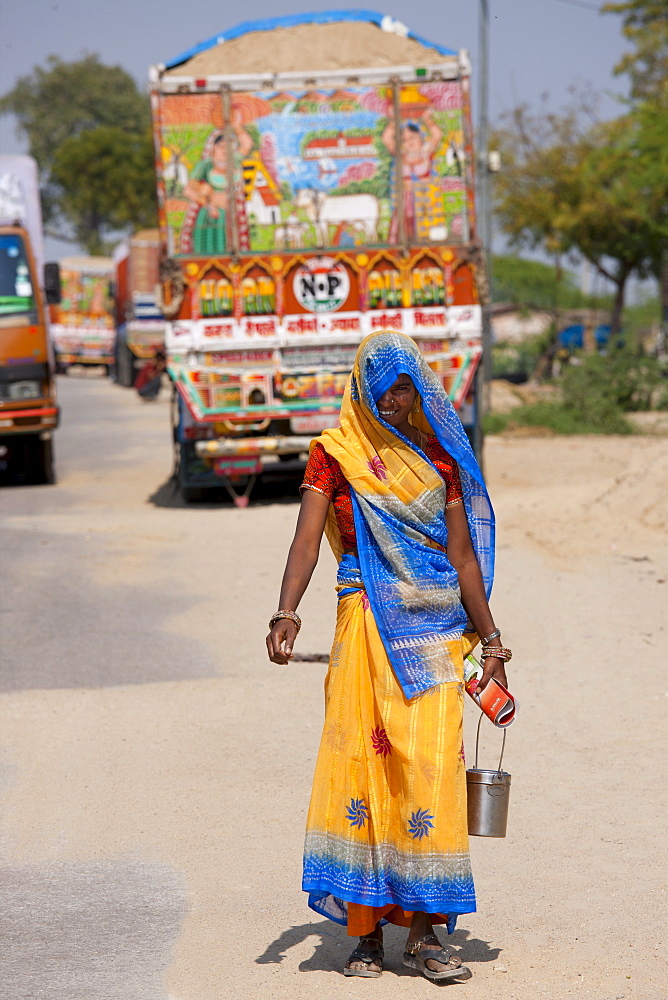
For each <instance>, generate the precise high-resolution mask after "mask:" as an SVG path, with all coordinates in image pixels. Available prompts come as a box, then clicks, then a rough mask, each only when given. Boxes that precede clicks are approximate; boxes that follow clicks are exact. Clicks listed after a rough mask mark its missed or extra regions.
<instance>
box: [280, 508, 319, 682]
mask: <svg viewBox="0 0 668 1000" xmlns="http://www.w3.org/2000/svg"><path fill="white" fill-rule="evenodd" d="M328 507H329V500H328V499H327V497H325V496H323V495H322V493H316V492H315V490H308V489H307V490H304V496H303V498H302V503H301V508H300V511H299V518H298V519H297V528H296V530H295V537H294V539H293V541H292V545H291V546H290V551H289V552H288V561H287V563H286V566H285V573H284V574H283V583H282V584H281V596H280V598H279V601H278V607H279V609H280V610H281V611H296V610H297V608H298V607H299V602H300V601H301V599H302V597H303V596H304V591H305V590H306V588H307V587H308V585H309V582H310V579H311V576H312V575H313V570H314V569H315V567H316V564H317V562H318V555H319V554H320V542H321V541H322V533H323V530H324V527H325V520H326V518H327V509H328ZM296 636H297V627H296V625H295V623H294V622H293V621H292V620H291V619H289V618H281V619H279V621H277V622H276V624H275V625H274V627H273V628H272V630H271V632H270V633H269V635H268V636H267V652H268V653H269V659H270V660H271V661H272V663H280V664H285V663H287V662H288V660H289V659H290V656H291V655H292V647H293V646H294V643H295V638H296Z"/></svg>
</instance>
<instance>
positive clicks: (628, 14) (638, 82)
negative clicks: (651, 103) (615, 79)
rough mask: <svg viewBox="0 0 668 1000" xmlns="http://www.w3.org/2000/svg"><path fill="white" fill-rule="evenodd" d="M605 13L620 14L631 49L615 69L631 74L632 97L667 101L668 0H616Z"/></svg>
mask: <svg viewBox="0 0 668 1000" xmlns="http://www.w3.org/2000/svg"><path fill="white" fill-rule="evenodd" d="M601 10H602V11H603V13H604V14H621V15H622V17H623V22H622V34H623V35H624V37H625V38H626V39H627V40H628V41H629V42H630V43H631V45H632V49H631V51H630V52H627V53H625V54H624V55H623V56H622V58H621V59H620V61H619V62H618V63H617V65H616V66H615V73H617V74H621V73H628V74H629V77H630V79H631V96H632V97H633V98H635V99H636V100H647V99H650V100H655V99H656V97H657V95H658V94H659V93H663V95H664V98H665V95H666V91H667V89H668V0H614V2H610V3H605V4H603V7H602V8H601Z"/></svg>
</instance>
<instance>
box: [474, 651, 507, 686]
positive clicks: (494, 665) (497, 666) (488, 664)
mask: <svg viewBox="0 0 668 1000" xmlns="http://www.w3.org/2000/svg"><path fill="white" fill-rule="evenodd" d="M488 648H490V647H488ZM492 677H493V678H494V680H495V681H498V682H499V684H503V686H504V687H508V681H507V680H506V668H505V666H504V661H503V660H500V659H499V658H498V656H486V657H485V659H484V661H483V671H482V677H481V678H480V680H479V681H478V684H477V686H476V689H475V693H476V694H480V693H481V692H482V691H484V690H485V688H486V687H487V685H488V684H489V682H490V680H491V679H492Z"/></svg>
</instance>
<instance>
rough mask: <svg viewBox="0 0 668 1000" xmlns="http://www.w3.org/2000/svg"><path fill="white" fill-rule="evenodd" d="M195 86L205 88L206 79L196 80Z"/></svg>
mask: <svg viewBox="0 0 668 1000" xmlns="http://www.w3.org/2000/svg"><path fill="white" fill-rule="evenodd" d="M195 86H196V87H197V89H198V90H203V89H204V87H206V80H195Z"/></svg>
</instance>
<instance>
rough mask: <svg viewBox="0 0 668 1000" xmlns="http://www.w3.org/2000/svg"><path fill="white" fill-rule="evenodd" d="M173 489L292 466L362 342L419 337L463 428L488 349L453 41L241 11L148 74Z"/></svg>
mask: <svg viewBox="0 0 668 1000" xmlns="http://www.w3.org/2000/svg"><path fill="white" fill-rule="evenodd" d="M151 82H152V113H153V124H154V133H155V148H156V160H157V174H158V199H159V210H160V227H161V237H162V241H163V253H162V257H161V273H160V278H161V285H160V288H161V292H160V298H161V306H162V310H163V313H164V315H165V317H166V319H167V322H166V331H165V335H166V346H167V352H168V361H169V371H170V375H171V378H172V380H173V383H174V386H175V406H174V408H173V424H174V426H173V433H174V447H175V467H176V470H177V475H178V479H179V483H180V485H181V488H182V489H183V491H184V494H185V495H186V497H187V496H189V494H190V492H191V491H193V490H197V489H199V488H201V487H208V486H213V485H216V484H223V485H225V486H226V488H227V489H228V490H229V491H230V492H231V494H232V495H233V496H234V497H236V500H237V502H238V503H239V504H244V503H245V502H247V497H248V495H249V492H250V490H251V489H252V485H253V483H254V481H255V477H257V476H258V475H263V476H272V475H276V474H284V473H285V472H286V471H288V470H292V469H294V470H296V469H298V468H300V467H301V466H302V465H303V462H304V460H305V457H306V454H307V452H308V448H309V444H310V440H311V438H312V437H313V435H316V434H318V433H319V432H320V431H321V430H323V429H324V428H326V427H330V426H334V425H336V423H337V414H338V410H339V406H340V402H341V397H342V393H343V389H344V385H345V382H346V379H347V377H348V374H349V372H350V369H351V367H352V363H353V359H354V356H355V352H356V349H357V346H358V344H359V342H360V340H361V339H362V338H363V337H364V336H365V335H366V334H367V333H369V332H371V331H374V330H378V329H396V330H400V331H403V332H404V333H407V334H409V335H410V336H412V337H414V338H415V340H416V341H417V342H418V343H419V345H420V347H421V349H422V350H423V352H424V353H425V355H426V356H427V357H428V359H429V363H430V365H431V367H432V369H433V370H434V371H435V372H436V373H437V375H438V376H439V378H440V379H441V380H442V382H443V385H444V386H445V387H446V389H447V390H448V392H449V393H450V396H451V398H452V400H453V402H454V404H455V406H457V407H458V408H459V411H460V414H461V416H462V420H463V422H464V424H465V426H466V427H467V429H468V430H469V432H470V433H471V434H473V426H474V423H475V421H476V419H477V417H476V413H477V409H476V400H475V392H474V387H475V374H476V368H477V365H478V362H479V360H480V357H481V309H480V297H479V288H480V286H481V285H482V274H481V270H480V269H481V266H482V260H481V253H480V248H479V244H478V241H477V236H476V219H475V209H474V176H473V165H474V159H473V147H472V131H471V115H470V68H469V61H468V58H467V55H466V52H465V51H459V52H456V51H453V50H451V49H447V48H444V47H442V46H441V45H438V44H436V43H433V42H429V41H426V40H424V39H422V38H419V37H417V36H416V35H414V34H413V33H412V32H411V31H410V30H409V29H408V28H407V27H406V26H405V25H403V24H400V23H399V22H397V21H394V20H393V19H392V18H389V17H385V16H382V15H380V14H373V13H372V12H358V11H336V12H329V13H326V12H325V13H323V12H320V13H315V14H310V15H298V16H294V17H287V18H279V19H275V20H272V21H262V22H254V23H246V24H243V25H241V26H240V27H238V28H236V29H233V30H231V31H228V32H224V33H222V34H219V35H216V36H215V37H214V38H212V39H211V40H209V41H208V42H204V43H202V44H200V45H198V46H197V47H196V48H194V49H192V50H190V51H188V52H186V53H184V54H183V55H181V56H179V57H178V58H176V59H174V60H172V61H171V62H170V63H168V64H167V65H165V66H158V67H154V68H153V69H152V71H151Z"/></svg>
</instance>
